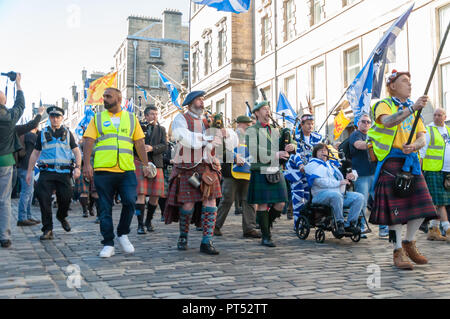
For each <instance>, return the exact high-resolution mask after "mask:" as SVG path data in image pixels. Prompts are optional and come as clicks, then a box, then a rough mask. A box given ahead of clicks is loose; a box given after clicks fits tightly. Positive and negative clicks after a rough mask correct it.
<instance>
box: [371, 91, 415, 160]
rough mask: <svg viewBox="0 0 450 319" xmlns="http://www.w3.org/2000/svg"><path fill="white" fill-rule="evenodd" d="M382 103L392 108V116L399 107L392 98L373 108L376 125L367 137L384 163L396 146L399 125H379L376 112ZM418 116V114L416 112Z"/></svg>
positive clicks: (376, 104) (378, 157)
mask: <svg viewBox="0 0 450 319" xmlns="http://www.w3.org/2000/svg"><path fill="white" fill-rule="evenodd" d="M380 103H386V104H387V105H389V107H390V108H391V112H392V114H395V113H397V107H396V106H395V103H394V101H393V100H392V98H387V99H384V100H382V101H379V102H377V103H375V104H374V105H373V106H372V110H371V113H372V118H373V121H374V123H375V124H374V125H373V126H372V127H371V128H370V130H369V132H368V133H367V136H368V137H369V139H370V140H372V143H373V151H374V152H375V155H376V157H377V159H378V161H380V162H381V161H383V160H384V159H385V158H386V156H388V154H389V153H390V152H391V149H392V145H393V144H394V139H395V135H396V134H397V129H398V125H396V126H394V127H391V128H388V127H385V126H384V125H383V124H378V123H377V122H376V117H375V110H376V108H377V106H378V104H380ZM416 114H417V112H416Z"/></svg>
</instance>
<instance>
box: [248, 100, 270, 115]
mask: <svg viewBox="0 0 450 319" xmlns="http://www.w3.org/2000/svg"><path fill="white" fill-rule="evenodd" d="M266 105H269V102H267V101H262V102H259V103H258V102H255V107H254V108H253V110H252V113H255V112H256V111H258V110H259V109H260V108H262V107H263V106H266Z"/></svg>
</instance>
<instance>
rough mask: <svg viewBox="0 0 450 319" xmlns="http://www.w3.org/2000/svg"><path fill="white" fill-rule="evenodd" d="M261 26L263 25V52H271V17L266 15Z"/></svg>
mask: <svg viewBox="0 0 450 319" xmlns="http://www.w3.org/2000/svg"><path fill="white" fill-rule="evenodd" d="M261 26H262V37H261V38H262V43H261V46H262V54H263V55H264V54H266V53H267V52H269V46H270V34H269V17H267V16H265V17H264V18H262V20H261Z"/></svg>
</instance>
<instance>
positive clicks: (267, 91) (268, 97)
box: [261, 86, 272, 105]
mask: <svg viewBox="0 0 450 319" xmlns="http://www.w3.org/2000/svg"><path fill="white" fill-rule="evenodd" d="M263 91H264V94H265V96H266V98H267V101H268V102H269V104H270V105H272V94H271V93H270V86H266V87H265V88H263ZM262 99H263V97H262V96H261V100H262Z"/></svg>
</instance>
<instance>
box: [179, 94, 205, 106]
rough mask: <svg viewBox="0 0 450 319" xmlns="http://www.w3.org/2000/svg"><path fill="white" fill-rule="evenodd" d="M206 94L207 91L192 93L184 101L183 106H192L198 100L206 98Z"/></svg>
mask: <svg viewBox="0 0 450 319" xmlns="http://www.w3.org/2000/svg"><path fill="white" fill-rule="evenodd" d="M205 94H206V92H205V91H192V92H191V93H189V94H188V95H187V96H186V98H185V99H184V102H183V106H186V105H190V104H191V103H192V102H193V101H194V100H195V99H196V98H198V97H200V96H204V95H205Z"/></svg>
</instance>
